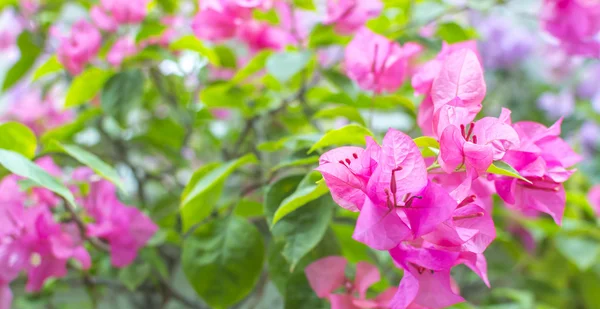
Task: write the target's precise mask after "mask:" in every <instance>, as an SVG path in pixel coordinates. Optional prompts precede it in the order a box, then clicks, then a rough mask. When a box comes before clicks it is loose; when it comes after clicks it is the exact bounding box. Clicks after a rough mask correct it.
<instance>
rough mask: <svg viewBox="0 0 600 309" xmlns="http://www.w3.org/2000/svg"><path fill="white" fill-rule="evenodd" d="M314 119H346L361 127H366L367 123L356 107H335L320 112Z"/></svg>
mask: <svg viewBox="0 0 600 309" xmlns="http://www.w3.org/2000/svg"><path fill="white" fill-rule="evenodd" d="M313 117H314V118H337V117H345V118H346V119H348V120H350V121H354V122H356V123H358V124H360V125H361V126H366V123H365V121H364V119H363V117H362V116H361V114H360V112H359V111H358V109H357V108H356V107H352V106H334V107H330V108H324V109H321V110H319V111H318V112H317V113H316V114H315V115H314V116H313Z"/></svg>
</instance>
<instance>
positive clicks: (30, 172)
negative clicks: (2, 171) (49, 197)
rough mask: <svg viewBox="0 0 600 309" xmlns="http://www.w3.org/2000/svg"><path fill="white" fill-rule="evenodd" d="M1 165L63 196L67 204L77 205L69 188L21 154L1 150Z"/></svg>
mask: <svg viewBox="0 0 600 309" xmlns="http://www.w3.org/2000/svg"><path fill="white" fill-rule="evenodd" d="M0 164H1V165H2V166H4V167H5V168H6V169H7V170H9V171H10V172H11V173H13V174H16V175H19V176H21V177H24V178H27V179H29V180H31V181H33V182H34V183H36V184H37V185H38V186H41V187H44V188H46V189H48V190H50V191H52V192H54V193H56V194H58V195H60V196H62V197H63V198H65V200H67V202H69V203H71V204H72V205H75V199H74V198H73V194H71V191H70V190H69V189H68V188H67V187H65V186H64V185H63V184H61V183H60V182H58V180H56V179H55V178H54V177H52V176H50V174H48V173H47V172H46V171H44V169H42V168H41V167H39V166H37V165H36V164H35V163H33V162H31V161H30V160H28V159H27V158H25V157H24V156H22V155H21V154H19V153H16V152H13V151H10V150H4V149H0Z"/></svg>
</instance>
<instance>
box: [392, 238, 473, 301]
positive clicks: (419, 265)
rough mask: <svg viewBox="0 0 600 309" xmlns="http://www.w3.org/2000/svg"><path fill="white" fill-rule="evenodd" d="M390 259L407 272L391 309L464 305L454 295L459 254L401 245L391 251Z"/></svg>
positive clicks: (455, 294) (456, 295) (460, 298)
mask: <svg viewBox="0 0 600 309" xmlns="http://www.w3.org/2000/svg"><path fill="white" fill-rule="evenodd" d="M390 255H391V256H392V259H393V260H394V262H395V263H396V264H397V265H399V266H400V267H402V268H403V269H404V270H405V271H404V276H403V277H402V281H400V285H399V287H398V291H397V293H396V295H395V296H394V299H393V300H392V303H391V307H392V308H398V309H404V308H414V307H415V306H421V307H424V308H432V309H437V308H445V307H448V306H451V305H453V304H456V303H459V302H463V301H464V299H463V298H462V297H461V296H459V295H458V294H457V293H455V292H454V291H453V289H452V286H451V278H450V269H451V268H452V266H454V265H455V263H456V262H457V260H458V257H459V253H457V252H449V251H442V250H436V249H430V248H414V247H411V246H409V245H400V246H398V247H396V248H394V249H392V250H390Z"/></svg>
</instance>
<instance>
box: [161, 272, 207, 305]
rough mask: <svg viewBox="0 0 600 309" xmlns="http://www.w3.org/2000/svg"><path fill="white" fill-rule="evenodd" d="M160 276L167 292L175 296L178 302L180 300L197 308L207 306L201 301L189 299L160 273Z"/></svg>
mask: <svg viewBox="0 0 600 309" xmlns="http://www.w3.org/2000/svg"><path fill="white" fill-rule="evenodd" d="M158 278H159V280H160V283H161V285H162V286H163V287H164V288H165V290H166V292H167V293H169V295H170V296H171V297H173V298H174V299H176V300H177V301H178V302H180V303H182V304H184V305H186V306H187V307H190V308H196V309H204V308H205V307H204V306H202V305H200V304H199V303H197V302H195V301H194V300H191V299H188V298H187V297H186V296H185V295H183V294H181V293H179V291H177V290H176V289H174V288H173V287H172V286H171V285H170V284H169V282H167V281H166V280H165V279H164V278H163V277H161V276H160V274H159V275H158Z"/></svg>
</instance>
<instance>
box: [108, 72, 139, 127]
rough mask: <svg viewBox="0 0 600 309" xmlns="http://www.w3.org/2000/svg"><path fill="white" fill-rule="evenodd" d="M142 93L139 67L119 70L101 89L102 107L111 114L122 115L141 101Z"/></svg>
mask: <svg viewBox="0 0 600 309" xmlns="http://www.w3.org/2000/svg"><path fill="white" fill-rule="evenodd" d="M143 94H144V74H142V71H140V70H139V69H134V70H127V71H123V72H120V73H118V74H116V75H114V76H113V77H111V78H110V79H109V80H108V81H107V82H106V85H105V86H104V89H103V90H102V96H101V103H102V109H103V110H104V111H105V112H106V113H108V114H109V115H112V116H117V117H118V118H119V117H124V116H125V115H126V114H125V112H126V111H128V110H130V109H131V108H132V107H134V106H136V105H138V104H139V103H141V100H142V96H143Z"/></svg>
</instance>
